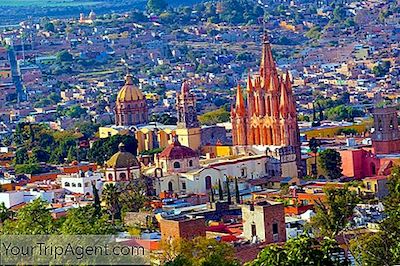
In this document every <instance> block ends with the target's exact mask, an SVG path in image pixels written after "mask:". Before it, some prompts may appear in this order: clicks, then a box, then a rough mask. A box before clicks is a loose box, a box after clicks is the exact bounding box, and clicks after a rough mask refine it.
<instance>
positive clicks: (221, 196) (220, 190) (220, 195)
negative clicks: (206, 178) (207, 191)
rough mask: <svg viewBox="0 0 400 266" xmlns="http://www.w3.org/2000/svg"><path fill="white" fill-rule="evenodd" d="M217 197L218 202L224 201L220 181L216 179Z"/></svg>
mask: <svg viewBox="0 0 400 266" xmlns="http://www.w3.org/2000/svg"><path fill="white" fill-rule="evenodd" d="M218 196H219V200H224V192H223V191H222V185H221V179H218Z"/></svg>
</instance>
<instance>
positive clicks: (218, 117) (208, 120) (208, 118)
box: [199, 108, 230, 125]
mask: <svg viewBox="0 0 400 266" xmlns="http://www.w3.org/2000/svg"><path fill="white" fill-rule="evenodd" d="M229 119H230V113H229V112H228V111H226V110H225V109H224V108H219V109H217V110H214V111H210V112H207V113H204V114H202V115H200V116H199V121H200V123H201V124H203V125H215V124H217V123H223V122H227V121H229Z"/></svg>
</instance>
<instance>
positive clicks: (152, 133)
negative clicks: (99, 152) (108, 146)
mask: <svg viewBox="0 0 400 266" xmlns="http://www.w3.org/2000/svg"><path fill="white" fill-rule="evenodd" d="M175 128H176V126H165V125H162V124H158V123H154V124H150V125H146V126H141V127H135V126H115V125H111V126H105V127H100V128H99V137H100V138H108V137H111V136H114V135H118V134H119V135H124V134H131V135H134V136H135V138H136V140H137V142H138V154H140V153H142V152H144V151H148V150H153V149H156V148H165V147H167V146H168V145H169V144H171V143H172V139H173V135H174V134H175Z"/></svg>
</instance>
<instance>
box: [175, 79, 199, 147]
mask: <svg viewBox="0 0 400 266" xmlns="http://www.w3.org/2000/svg"><path fill="white" fill-rule="evenodd" d="M176 108H177V112H178V123H177V125H178V126H177V129H176V134H177V135H178V140H179V142H180V143H181V144H182V145H184V146H187V147H189V148H191V149H193V150H199V148H200V145H201V129H200V123H199V120H198V119H197V111H196V97H195V95H193V94H192V93H190V92H189V84H188V82H187V81H184V82H183V84H182V87H181V91H180V93H178V95H177V101H176Z"/></svg>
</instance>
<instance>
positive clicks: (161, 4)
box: [146, 0, 168, 13]
mask: <svg viewBox="0 0 400 266" xmlns="http://www.w3.org/2000/svg"><path fill="white" fill-rule="evenodd" d="M167 7H168V4H167V2H166V1H164V0H148V1H147V5H146V8H147V12H149V13H160V12H162V11H164V10H166V9H167Z"/></svg>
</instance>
